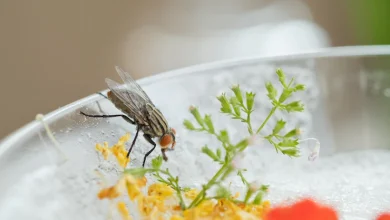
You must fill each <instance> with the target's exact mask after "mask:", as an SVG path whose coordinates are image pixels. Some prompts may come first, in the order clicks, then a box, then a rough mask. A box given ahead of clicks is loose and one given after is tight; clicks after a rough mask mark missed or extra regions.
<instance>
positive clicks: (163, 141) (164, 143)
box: [160, 134, 173, 149]
mask: <svg viewBox="0 0 390 220" xmlns="http://www.w3.org/2000/svg"><path fill="white" fill-rule="evenodd" d="M172 141H173V139H172V136H171V135H170V134H165V135H164V136H162V138H160V146H161V148H163V149H165V148H168V146H169V145H170V144H171V143H172Z"/></svg>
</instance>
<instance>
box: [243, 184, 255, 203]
mask: <svg viewBox="0 0 390 220" xmlns="http://www.w3.org/2000/svg"><path fill="white" fill-rule="evenodd" d="M252 194H253V191H252V190H251V189H250V188H249V187H248V190H247V191H246V195H245V199H244V203H245V204H247V203H248V200H249V199H250V198H251V196H252Z"/></svg>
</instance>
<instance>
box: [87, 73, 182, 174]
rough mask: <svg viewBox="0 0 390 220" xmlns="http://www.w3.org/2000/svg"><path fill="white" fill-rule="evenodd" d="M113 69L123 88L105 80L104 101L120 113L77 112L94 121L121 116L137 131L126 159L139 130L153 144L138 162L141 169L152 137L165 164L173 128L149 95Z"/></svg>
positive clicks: (134, 82) (173, 143)
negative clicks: (121, 81)
mask: <svg viewBox="0 0 390 220" xmlns="http://www.w3.org/2000/svg"><path fill="white" fill-rule="evenodd" d="M115 68H116V71H117V72H118V74H119V76H120V77H121V79H122V80H123V82H124V85H120V84H119V83H117V82H115V81H113V80H111V79H106V83H107V85H108V88H109V92H108V93H107V98H108V99H109V100H110V101H111V102H112V103H113V104H114V105H115V107H116V108H118V109H119V110H121V111H122V112H123V113H124V114H118V115H89V114H86V113H84V112H80V113H81V114H82V115H84V116H87V117H94V118H113V117H122V118H123V119H125V120H126V121H127V122H129V123H131V124H133V125H135V126H136V129H137V131H136V134H135V136H134V139H133V142H132V143H131V146H130V149H129V151H128V153H127V157H129V155H130V152H131V150H132V149H133V147H134V144H135V142H136V140H137V137H138V133H139V131H142V132H143V136H144V138H145V140H146V141H148V142H149V143H150V144H152V145H153V147H152V149H151V150H149V151H148V152H147V153H146V154H145V156H144V160H143V163H142V166H143V167H144V166H145V161H146V158H147V157H148V156H149V154H151V153H152V152H153V151H154V149H155V148H156V143H155V142H154V141H153V139H154V138H158V140H159V144H160V146H161V153H162V155H163V159H164V160H165V161H167V160H168V157H167V156H166V154H165V151H166V150H168V149H169V146H170V145H171V149H173V148H174V147H175V144H176V140H175V135H176V131H175V129H173V128H171V127H169V125H168V122H167V120H166V119H165V117H164V115H163V114H162V113H161V111H160V110H159V109H157V108H156V106H155V105H154V104H153V102H152V101H151V100H150V98H149V96H148V95H147V94H146V93H145V92H144V90H143V89H142V88H141V87H140V86H139V85H138V83H137V82H136V81H135V80H134V79H133V78H132V77H131V76H130V75H129V74H128V73H127V72H125V71H123V70H122V69H121V68H119V67H115ZM103 96H104V95H103Z"/></svg>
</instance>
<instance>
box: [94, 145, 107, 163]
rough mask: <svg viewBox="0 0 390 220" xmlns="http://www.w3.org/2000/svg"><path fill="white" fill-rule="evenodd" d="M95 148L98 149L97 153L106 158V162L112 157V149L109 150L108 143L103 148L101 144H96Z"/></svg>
mask: <svg viewBox="0 0 390 220" xmlns="http://www.w3.org/2000/svg"><path fill="white" fill-rule="evenodd" d="M95 148H96V150H97V151H99V152H101V153H102V155H103V158H104V159H105V160H107V159H108V156H109V155H110V153H111V151H110V149H109V147H108V143H107V142H104V146H102V145H100V144H96V147H95Z"/></svg>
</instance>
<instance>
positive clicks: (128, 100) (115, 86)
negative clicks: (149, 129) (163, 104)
mask: <svg viewBox="0 0 390 220" xmlns="http://www.w3.org/2000/svg"><path fill="white" fill-rule="evenodd" d="M106 83H107V85H108V88H110V90H111V91H112V92H113V93H114V94H115V95H116V96H117V97H118V98H119V99H120V100H121V101H122V102H123V104H124V105H125V106H127V107H128V108H129V110H130V112H131V113H132V114H133V115H132V116H133V117H134V118H135V119H137V120H138V121H139V122H141V123H143V124H148V122H147V120H146V118H145V115H144V114H143V112H144V109H145V104H146V102H145V99H144V98H143V97H141V96H140V95H139V94H138V93H137V92H136V91H134V90H131V89H130V88H129V87H128V86H127V84H125V87H124V88H121V85H120V84H119V83H117V82H115V81H114V80H111V79H106Z"/></svg>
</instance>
